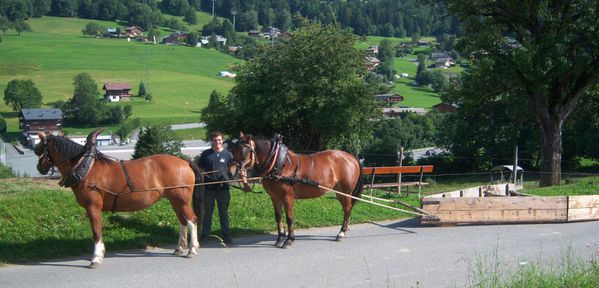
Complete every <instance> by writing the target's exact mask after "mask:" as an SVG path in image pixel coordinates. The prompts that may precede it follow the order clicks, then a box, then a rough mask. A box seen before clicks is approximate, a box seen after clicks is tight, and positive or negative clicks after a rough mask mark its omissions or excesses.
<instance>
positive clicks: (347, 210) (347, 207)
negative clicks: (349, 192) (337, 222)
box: [335, 194, 353, 241]
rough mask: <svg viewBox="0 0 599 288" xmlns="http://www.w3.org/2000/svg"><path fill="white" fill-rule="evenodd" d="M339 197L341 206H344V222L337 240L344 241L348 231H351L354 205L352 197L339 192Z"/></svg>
mask: <svg viewBox="0 0 599 288" xmlns="http://www.w3.org/2000/svg"><path fill="white" fill-rule="evenodd" d="M337 199H338V200H339V202H341V206H342V207H343V224H342V225H341V231H339V234H337V237H336V238H335V240H336V241H342V240H343V239H345V237H346V236H347V232H348V231H349V218H350V217H349V216H350V214H351V209H352V207H353V205H352V201H351V198H349V197H345V196H342V195H339V194H337Z"/></svg>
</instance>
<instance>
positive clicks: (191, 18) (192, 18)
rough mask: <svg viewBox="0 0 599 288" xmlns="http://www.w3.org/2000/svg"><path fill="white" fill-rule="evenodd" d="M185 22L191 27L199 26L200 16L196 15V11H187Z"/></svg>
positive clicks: (191, 9)
mask: <svg viewBox="0 0 599 288" xmlns="http://www.w3.org/2000/svg"><path fill="white" fill-rule="evenodd" d="M183 21H185V22H186V23H187V24H189V25H195V24H198V16H197V15H196V11H195V10H194V9H193V8H190V9H188V10H187V11H185V16H184V17H183Z"/></svg>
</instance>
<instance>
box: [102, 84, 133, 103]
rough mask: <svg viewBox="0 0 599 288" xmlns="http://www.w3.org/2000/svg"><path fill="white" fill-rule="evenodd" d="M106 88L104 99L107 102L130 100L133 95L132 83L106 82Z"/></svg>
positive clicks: (104, 88) (104, 87)
mask: <svg viewBox="0 0 599 288" xmlns="http://www.w3.org/2000/svg"><path fill="white" fill-rule="evenodd" d="M102 89H103V90H106V93H105V94H104V100H106V101H107V102H116V101H129V97H131V96H132V95H131V83H111V82H108V83H104V86H103V87H102Z"/></svg>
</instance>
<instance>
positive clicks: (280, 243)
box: [275, 240, 285, 248]
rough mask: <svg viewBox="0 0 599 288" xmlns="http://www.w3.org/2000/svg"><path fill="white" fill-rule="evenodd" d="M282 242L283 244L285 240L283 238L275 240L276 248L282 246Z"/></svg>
mask: <svg viewBox="0 0 599 288" xmlns="http://www.w3.org/2000/svg"><path fill="white" fill-rule="evenodd" d="M284 244H285V241H283V240H277V242H275V247H277V248H283V245H284Z"/></svg>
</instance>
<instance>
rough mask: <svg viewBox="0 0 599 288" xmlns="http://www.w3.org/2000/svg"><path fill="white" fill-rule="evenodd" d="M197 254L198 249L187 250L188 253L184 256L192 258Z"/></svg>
mask: <svg viewBox="0 0 599 288" xmlns="http://www.w3.org/2000/svg"><path fill="white" fill-rule="evenodd" d="M197 255H198V251H196V250H189V253H187V255H186V256H185V257H186V258H193V257H194V256H197Z"/></svg>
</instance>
